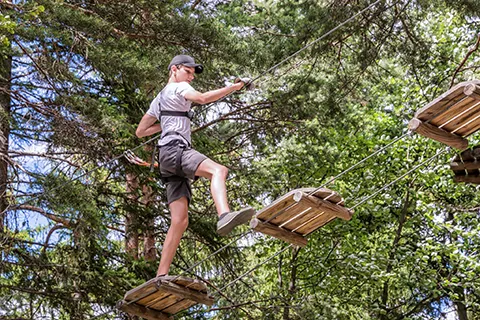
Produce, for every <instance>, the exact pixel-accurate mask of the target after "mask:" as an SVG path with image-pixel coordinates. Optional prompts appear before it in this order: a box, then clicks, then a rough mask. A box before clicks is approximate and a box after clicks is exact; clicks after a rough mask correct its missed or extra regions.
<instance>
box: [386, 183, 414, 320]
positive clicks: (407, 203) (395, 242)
mask: <svg viewBox="0 0 480 320" xmlns="http://www.w3.org/2000/svg"><path fill="white" fill-rule="evenodd" d="M409 206H410V189H407V194H406V196H405V202H404V204H403V208H402V212H400V217H399V219H398V228H397V233H396V234H395V239H394V240H393V244H392V250H391V251H390V255H389V257H388V261H389V262H388V264H387V269H386V273H390V272H392V269H393V265H392V264H393V260H394V259H395V253H396V251H397V246H398V243H399V242H400V239H401V237H402V230H403V226H404V224H405V221H406V216H407V212H408V207H409ZM388 290H389V281H388V280H385V282H384V283H383V290H382V296H381V299H382V300H381V306H382V307H383V308H385V310H386V309H387V304H388ZM379 319H381V320H386V319H388V315H387V314H381V315H380V317H379Z"/></svg>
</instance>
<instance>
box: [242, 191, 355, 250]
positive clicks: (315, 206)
mask: <svg viewBox="0 0 480 320" xmlns="http://www.w3.org/2000/svg"><path fill="white" fill-rule="evenodd" d="M312 192H314V193H313V194H310V193H312ZM352 214H353V211H351V210H349V209H347V208H345V207H344V201H343V199H342V197H340V195H339V194H338V193H336V192H335V191H332V190H329V189H326V188H321V189H318V190H317V189H314V188H300V189H295V190H292V191H290V192H288V193H287V194H285V195H284V196H282V197H280V198H279V199H277V200H276V201H274V202H272V203H271V204H270V205H268V206H266V207H265V208H263V209H262V210H259V211H258V212H257V214H256V216H255V218H254V219H252V220H251V222H250V227H251V228H252V229H254V230H256V231H258V232H261V233H264V234H267V235H270V236H273V237H276V238H278V239H281V240H283V241H286V242H289V243H292V244H294V245H296V246H300V247H304V246H306V245H307V239H306V238H305V236H306V235H307V234H309V233H311V232H313V231H315V230H316V229H318V228H320V227H322V226H324V225H325V224H327V223H328V222H330V221H332V220H333V219H335V218H341V219H343V220H350V219H351V217H352Z"/></svg>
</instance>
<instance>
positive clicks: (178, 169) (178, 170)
mask: <svg viewBox="0 0 480 320" xmlns="http://www.w3.org/2000/svg"><path fill="white" fill-rule="evenodd" d="M186 147H187V146H185V145H183V144H179V145H178V146H177V155H176V157H175V175H177V176H179V177H182V178H183V177H185V172H183V169H182V155H183V152H184V151H185V148H186Z"/></svg>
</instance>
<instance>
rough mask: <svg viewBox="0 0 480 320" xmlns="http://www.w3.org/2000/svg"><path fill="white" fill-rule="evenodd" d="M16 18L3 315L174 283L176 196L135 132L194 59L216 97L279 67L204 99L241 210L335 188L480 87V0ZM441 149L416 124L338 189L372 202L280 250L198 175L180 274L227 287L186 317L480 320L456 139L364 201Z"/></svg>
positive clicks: (34, 10) (73, 311)
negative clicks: (454, 92) (179, 63)
mask: <svg viewBox="0 0 480 320" xmlns="http://www.w3.org/2000/svg"><path fill="white" fill-rule="evenodd" d="M372 4H373V5H372ZM369 5H372V6H371V7H370V8H369V9H368V10H366V11H364V12H363V13H362V14H361V15H359V16H358V17H356V18H355V19H353V20H352V21H350V22H349V23H347V24H345V25H344V26H342V27H341V28H339V29H338V30H336V31H335V32H332V33H331V34H329V35H328V36H326V37H325V38H323V39H322V40H321V41H319V42H317V43H315V45H313V46H311V47H310V48H308V49H307V50H305V51H303V52H302V53H301V54H299V55H296V56H295V57H293V58H291V59H289V60H288V61H285V62H284V63H282V64H281V65H279V66H278V67H277V68H275V69H274V70H272V71H271V72H268V73H264V72H265V71H266V70H267V69H269V68H270V67H272V66H274V65H275V64H276V63H278V62H280V61H282V60H283V59H284V58H286V57H288V56H289V55H291V54H293V53H294V52H296V51H297V50H299V49H301V48H302V47H304V46H305V45H307V44H308V43H311V42H312V41H314V40H315V39H318V38H319V37H320V36H322V35H323V34H325V33H326V32H328V31H329V30H331V29H333V28H334V27H336V26H338V25H339V24H340V23H341V22H342V21H345V20H347V19H349V18H351V17H352V16H353V15H355V14H356V13H358V12H360V11H361V10H363V9H364V8H366V7H368V6H369ZM0 9H1V15H0V31H1V32H0V63H1V68H0V82H1V86H0V105H1V117H0V126H1V135H0V154H1V161H0V173H1V174H0V193H1V199H0V212H1V215H0V218H1V219H0V246H1V261H0V274H1V277H0V318H2V319H118V318H122V317H125V315H122V314H120V313H118V312H117V311H116V310H115V303H116V301H118V300H119V299H121V297H122V296H123V294H124V293H125V292H126V291H127V290H130V289H132V288H133V287H135V286H137V285H139V284H141V283H143V282H144V281H146V280H148V279H150V278H152V277H153V276H154V275H155V271H156V267H157V265H158V254H159V252H160V251H161V244H162V242H163V240H164V237H165V234H166V230H167V228H168V225H169V215H168V210H167V208H166V205H165V204H166V202H165V189H164V188H163V186H162V185H161V184H160V183H158V177H157V176H156V175H155V174H154V173H151V172H150V171H149V170H148V168H141V167H138V166H136V165H132V164H130V163H128V162H127V161H126V160H125V158H124V157H123V156H122V155H123V152H124V151H126V150H128V149H133V148H135V147H136V146H139V145H140V144H142V143H144V142H145V141H146V140H147V139H138V138H136V137H135V134H134V132H135V129H136V125H137V123H138V122H139V120H140V119H141V117H142V115H143V114H144V112H145V111H146V110H147V108H148V106H149V104H150V101H151V100H152V99H153V98H154V96H155V95H156V94H157V93H158V92H159V90H160V89H161V88H162V87H163V86H164V85H165V83H166V81H167V77H168V73H167V66H168V63H169V61H170V59H171V58H172V57H173V56H174V55H176V54H180V53H186V54H190V55H192V56H193V57H195V59H196V60H197V61H199V62H201V63H203V64H204V66H205V71H204V73H203V74H201V75H198V76H197V78H196V79H195V81H194V83H193V84H194V87H195V88H196V89H197V90H199V91H207V90H211V89H214V88H218V87H220V86H223V85H225V83H228V82H232V81H233V79H234V78H235V77H236V76H250V77H256V76H260V78H259V79H258V81H256V84H257V89H256V90H255V91H253V92H248V93H246V92H242V93H239V94H234V95H231V96H229V97H227V98H226V99H225V100H223V101H222V102H221V103H214V104H211V105H206V106H196V107H194V109H195V110H196V116H195V119H194V120H193V122H194V126H195V128H196V130H195V133H194V135H193V140H194V146H195V148H196V149H198V150H199V151H201V152H202V153H204V154H206V155H208V156H209V157H211V158H212V159H214V160H215V161H217V162H219V163H222V164H225V165H226V166H227V167H228V168H229V169H230V176H229V181H228V190H229V199H230V201H231V204H232V206H233V208H239V207H241V206H243V205H251V206H253V207H255V208H257V209H260V208H261V207H262V206H263V205H265V204H268V203H270V202H271V201H272V200H274V199H275V198H277V197H279V196H281V195H282V194H284V193H286V192H288V191H290V190H292V189H295V188H299V187H318V186H320V185H321V184H322V183H325V182H326V181H327V180H328V179H329V178H330V177H332V176H335V175H337V174H339V173H340V172H342V171H344V170H346V169H348V168H349V167H351V166H352V165H354V164H356V163H358V162H359V161H360V160H361V159H363V158H365V157H367V156H368V155H370V154H372V153H373V152H375V151H376V150H379V149H380V148H382V147H383V146H385V145H387V144H389V143H390V142H392V141H394V139H396V138H397V137H400V136H402V135H404V134H405V133H407V123H408V121H409V120H410V119H411V118H412V117H413V115H414V113H415V111H416V110H418V109H419V108H421V107H422V106H424V105H425V104H426V103H428V102H429V101H431V100H432V99H434V98H435V97H437V96H438V95H439V94H441V93H442V92H444V91H445V90H447V89H448V88H449V87H451V86H452V85H453V84H455V83H458V82H461V81H465V80H472V79H475V78H477V79H478V78H479V68H480V56H479V54H478V52H479V51H478V44H479V41H480V36H479V29H480V28H479V26H480V18H479V16H480V3H479V2H478V1H476V0H458V1H442V0H438V1H428V0H397V1H393V0H379V1H376V2H373V1H364V0H329V1H327V0H325V1H323V0H299V1H282V0H277V1H275V0H270V1H266V0H265V1H261V0H257V1H254V0H252V1H244V0H233V1H220V0H209V1H203V0H195V1H177V0H168V1H144V0H135V1H126V0H121V1H120V0H111V1H100V0H86V1H62V0H53V1H52V0H41V1H29V0H25V1H8V0H1V1H0ZM470 141H471V142H472V145H475V144H476V143H478V142H479V140H478V137H476V136H473V137H471V138H470ZM147 145H148V146H151V143H150V144H147ZM443 148H444V146H443V145H441V144H440V143H437V142H434V141H431V140H428V139H426V138H423V137H420V136H417V135H411V136H410V135H407V136H406V137H405V138H403V139H400V140H399V141H398V142H396V143H395V144H393V145H392V146H390V147H388V148H387V149H386V150H385V151H382V152H380V153H379V154H378V155H377V156H376V157H373V158H371V159H368V160H367V161H365V162H364V163H362V164H361V165H360V166H358V167H356V168H355V169H354V170H352V171H350V172H349V173H347V174H345V175H343V176H342V177H340V178H338V179H336V180H335V182H334V183H333V184H331V185H329V188H331V189H334V190H335V191H337V192H339V193H340V194H341V195H342V196H343V197H344V198H345V199H346V205H347V206H348V207H352V206H354V205H355V204H358V203H360V202H361V201H362V200H364V201H363V203H362V204H361V205H359V206H358V207H356V208H355V214H354V217H353V219H352V220H351V221H348V222H347V221H335V222H333V223H330V224H329V225H327V226H326V227H324V228H322V229H320V230H318V231H317V232H315V233H313V234H312V235H311V236H310V237H309V244H308V246H306V247H305V248H302V249H298V248H288V249H286V250H284V251H283V252H281V253H280V254H278V255H275V254H276V253H278V252H279V251H280V250H283V249H285V247H286V244H284V243H282V242H281V241H279V240H276V239H273V238H270V237H265V236H262V235H260V234H252V233H248V234H247V235H246V236H244V237H242V238H240V239H239V240H237V241H233V240H235V239H236V238H235V236H232V237H230V238H221V237H219V236H218V235H217V234H216V232H215V224H216V215H215V213H214V206H213V202H212V198H211V196H210V195H209V187H208V181H204V180H199V181H197V182H196V183H195V184H194V200H193V203H192V206H191V210H190V223H189V228H188V231H187V232H186V234H185V236H184V239H183V240H182V243H181V247H180V249H179V251H178V253H177V256H176V258H175V260H174V266H173V269H172V270H171V274H182V273H186V275H187V276H191V277H198V278H199V279H203V280H208V282H209V283H211V284H212V285H213V287H211V291H212V293H215V295H216V298H217V300H216V303H215V305H214V306H213V308H212V309H208V308H206V307H205V306H201V305H198V306H196V307H193V308H191V309H189V310H187V311H186V312H185V313H183V314H180V315H178V316H176V319H382V320H387V319H461V320H466V319H480V280H479V277H478V274H480V264H479V261H480V259H479V254H480V253H479V250H480V238H479V231H480V224H479V216H480V207H479V205H478V203H479V197H478V187H477V186H475V185H468V184H455V183H453V180H452V173H451V172H449V166H448V163H449V160H450V159H451V157H452V156H453V155H454V153H455V152H454V151H453V150H450V151H448V152H447V153H445V154H442V155H441V156H438V157H435V158H433V160H432V161H430V162H428V164H427V165H426V166H424V167H421V168H419V169H418V170H416V171H414V172H412V173H411V174H407V175H406V176H405V177H404V178H403V179H401V180H399V181H398V182H397V183H395V184H394V185H392V186H391V187H389V188H388V189H386V190H385V191H383V192H380V193H379V194H377V195H376V196H375V197H372V198H371V199H368V200H366V199H367V197H368V196H370V195H372V194H374V193H375V192H376V191H377V190H379V189H380V188H382V187H384V186H385V185H386V184H388V183H390V182H391V181H393V180H395V179H397V178H398V177H400V176H401V175H403V174H404V173H406V172H408V171H409V170H410V169H412V168H413V167H414V166H415V165H417V164H419V163H421V162H423V161H425V160H427V159H429V158H431V157H432V156H434V155H435V154H436V153H437V152H438V151H439V150H442V149H443ZM135 152H136V154H137V155H138V156H140V157H142V158H143V159H146V160H148V159H149V157H150V152H149V149H148V147H145V148H144V147H142V148H136V149H135ZM247 230H248V227H247V226H245V227H242V228H240V230H238V231H237V232H236V234H237V235H241V234H243V232H246V231H247ZM230 241H233V243H232V244H231V245H229V246H227V247H226V248H225V249H224V250H222V251H220V252H219V253H217V254H214V255H212V253H213V252H215V251H216V250H218V249H220V248H222V247H224V246H225V245H226V244H227V243H229V242H230ZM210 255H211V256H210ZM209 256H210V257H209ZM206 257H209V258H208V259H206V260H205V261H203V262H202V263H201V264H200V265H198V266H197V267H195V268H193V269H192V268H191V267H192V266H193V265H194V264H195V263H196V262H200V261H202V260H203V259H205V258H206ZM189 269H192V270H189ZM186 270H189V271H188V272H186ZM240 275H245V276H244V277H242V278H240V279H239V276H240ZM220 288H222V290H219V291H216V290H217V289H220Z"/></svg>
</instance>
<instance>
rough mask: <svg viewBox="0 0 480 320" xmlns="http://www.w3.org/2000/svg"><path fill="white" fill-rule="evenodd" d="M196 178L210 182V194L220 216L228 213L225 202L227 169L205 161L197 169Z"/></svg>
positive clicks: (207, 160)
mask: <svg viewBox="0 0 480 320" xmlns="http://www.w3.org/2000/svg"><path fill="white" fill-rule="evenodd" d="M195 175H196V176H199V177H205V178H207V179H209V180H210V181H211V183H210V191H211V193H212V197H213V201H214V202H215V208H216V209H217V213H218V215H219V216H220V215H221V214H222V213H225V212H230V208H229V206H228V201H227V187H226V185H225V181H226V180H227V175H228V169H227V168H226V167H225V166H222V165H221V164H218V163H216V162H214V161H212V160H210V159H205V160H204V161H203V162H202V163H200V165H199V166H198V168H197V171H196V172H195Z"/></svg>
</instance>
